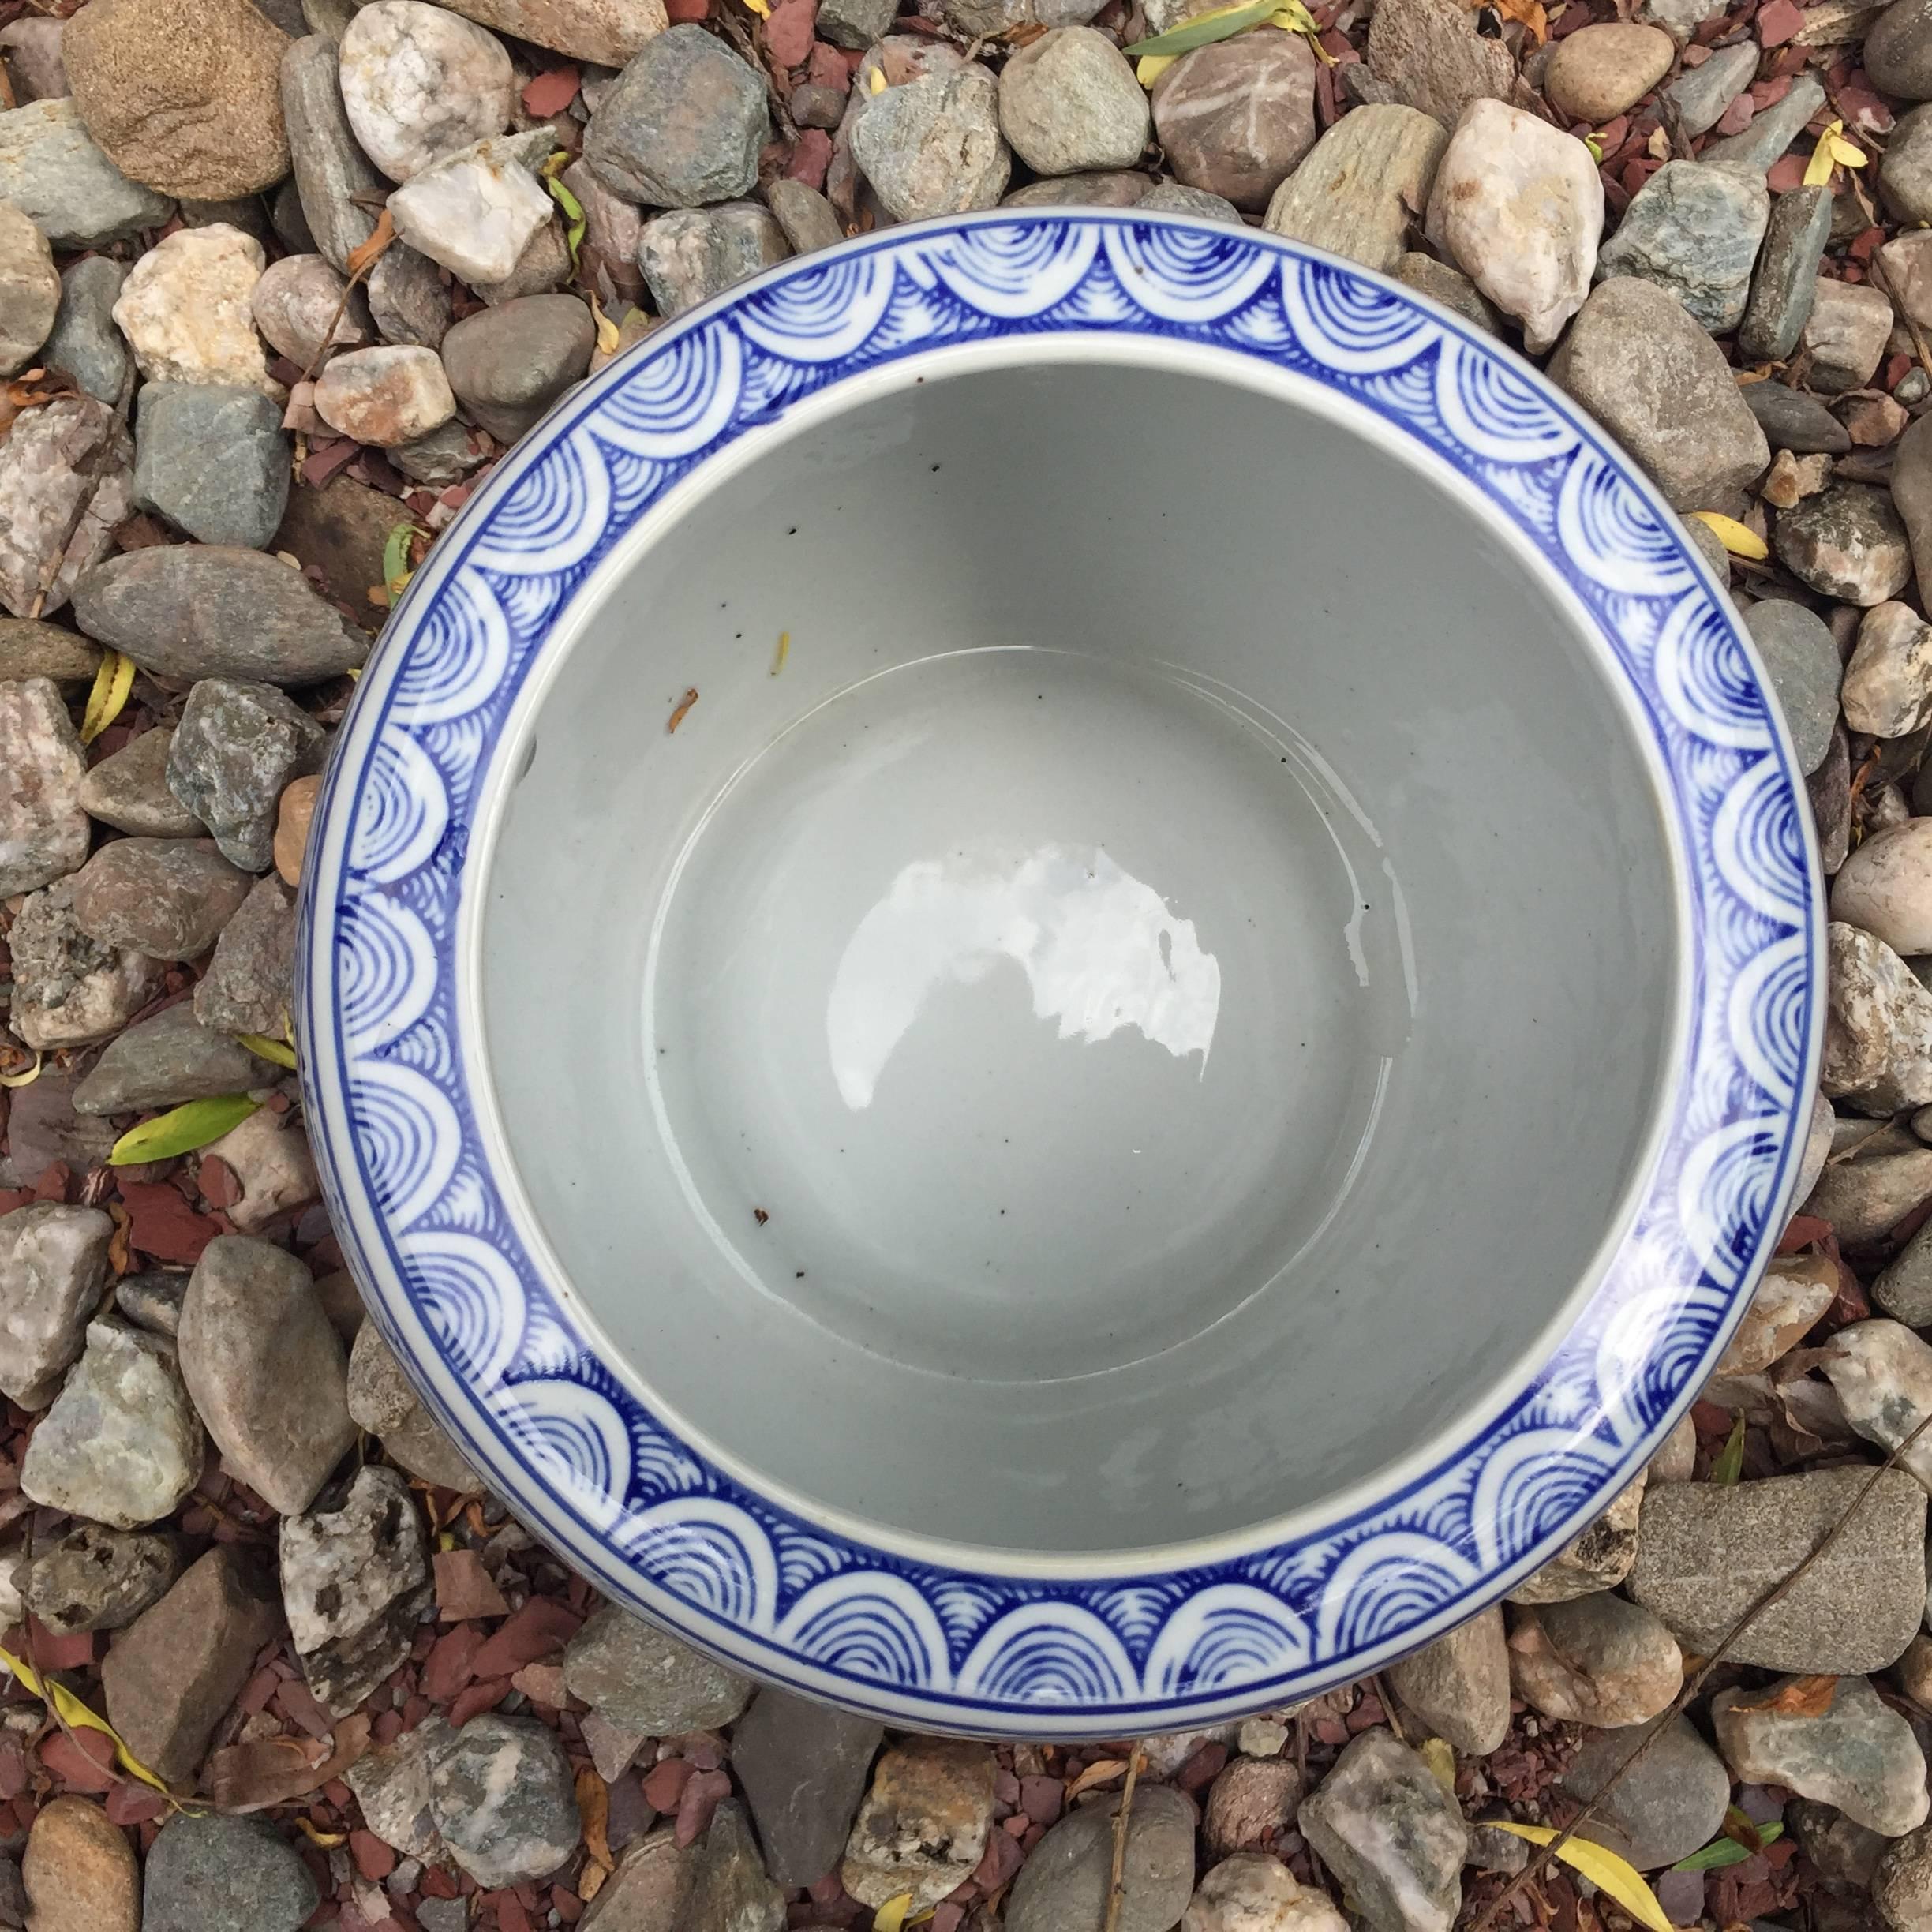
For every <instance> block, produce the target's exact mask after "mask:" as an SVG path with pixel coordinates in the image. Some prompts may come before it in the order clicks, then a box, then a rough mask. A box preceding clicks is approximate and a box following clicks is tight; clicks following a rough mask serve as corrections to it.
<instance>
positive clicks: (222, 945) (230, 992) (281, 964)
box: [195, 781, 301, 1039]
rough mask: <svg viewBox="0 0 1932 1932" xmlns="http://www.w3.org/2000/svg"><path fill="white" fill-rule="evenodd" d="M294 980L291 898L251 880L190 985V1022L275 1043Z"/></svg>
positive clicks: (279, 887) (276, 885) (273, 883)
mask: <svg viewBox="0 0 1932 1932" xmlns="http://www.w3.org/2000/svg"><path fill="white" fill-rule="evenodd" d="M298 782H301V781H298ZM294 979H296V894H294V893H290V889H288V887H286V885H284V883H282V881H280V879H276V877H268V879H257V881H255V883H253V885H251V887H249V894H247V898H243V900H241V908H240V910H238V912H236V914H234V915H232V918H230V919H228V923H226V926H224V927H223V935H220V939H216V941H215V958H212V960H211V962H208V970H207V972H204V974H203V975H201V979H199V982H195V1018H197V1020H199V1022H201V1024H203V1026H208V1028H215V1030H216V1032H223V1034H263V1035H267V1038H268V1039H279V1038H280V1035H282V1028H284V1024H286V1017H288V1013H290V1010H292V1009H294V1001H296V995H294Z"/></svg>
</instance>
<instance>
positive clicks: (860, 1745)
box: [731, 1686, 885, 1886]
mask: <svg viewBox="0 0 1932 1932" xmlns="http://www.w3.org/2000/svg"><path fill="white" fill-rule="evenodd" d="M884 1735H885V1734H884V1732H882V1730H881V1728H880V1727H879V1726H878V1724H875V1723H874V1722H873V1721H872V1720H871V1719H870V1718H867V1717H855V1716H853V1715H852V1714H851V1713H849V1712H846V1711H840V1710H833V1709H831V1708H830V1707H829V1705H823V1704H818V1703H815V1702H808V1701H807V1700H806V1699H805V1698H797V1697H794V1696H792V1694H791V1693H790V1692H789V1691H786V1690H779V1689H777V1687H775V1686H767V1687H766V1688H765V1689H763V1690H760V1691H759V1692H758V1695H757V1696H756V1697H754V1698H753V1699H752V1700H751V1707H750V1708H749V1709H747V1711H746V1712H745V1713H744V1714H743V1717H740V1718H739V1720H738V1722H737V1725H736V1728H735V1729H734V1730H733V1731H732V1741H731V1765H732V1771H733V1772H734V1773H736V1777H737V1780H738V1783H739V1788H741V1789H742V1790H743V1792H744V1795H745V1803H747V1805H748V1806H750V1807H751V1818H752V1822H754V1824H755V1825H757V1827H758V1842H759V1843H760V1844H762V1846H763V1847H764V1848H765V1862H766V1870H768V1871H769V1874H770V1875H771V1878H773V1881H775V1882H777V1884H779V1885H785V1886H792V1885H816V1884H817V1883H818V1881H819V1880H820V1879H822V1878H824V1877H825V1876H826V1874H828V1873H829V1872H833V1871H836V1870H837V1868H838V1862H839V1855H840V1853H841V1852H843V1851H844V1848H845V1840H846V1837H847V1836H848V1833H850V1832H851V1830H852V1819H853V1817H854V1815H855V1814H856V1813H857V1811H858V1809H859V1799H861V1798H862V1797H863V1795H864V1794H865V1788H866V1784H867V1774H868V1773H869V1772H870V1771H871V1765H872V1759H873V1757H874V1754H875V1753H876V1752H877V1751H878V1747H879V1745H880V1743H881V1742H882V1739H883V1737H884Z"/></svg>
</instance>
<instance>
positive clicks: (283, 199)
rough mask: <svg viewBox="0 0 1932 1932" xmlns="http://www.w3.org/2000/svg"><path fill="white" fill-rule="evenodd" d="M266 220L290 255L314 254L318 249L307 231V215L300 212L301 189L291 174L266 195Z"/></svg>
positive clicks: (314, 239) (314, 240) (312, 236)
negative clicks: (271, 192) (268, 195)
mask: <svg viewBox="0 0 1932 1932" xmlns="http://www.w3.org/2000/svg"><path fill="white" fill-rule="evenodd" d="M268 222H269V226H270V227H272V228H273V229H274V230H275V237H276V239H277V240H279V241H280V242H281V244H282V245H283V248H285V249H287V251H288V252H289V253H290V254H291V255H314V254H316V253H320V251H319V250H318V249H317V248H316V238H315V237H314V235H313V234H311V233H310V232H309V217H308V216H307V215H305V214H304V213H303V212H302V204H301V189H299V188H298V187H297V186H296V185H295V177H294V175H293V174H291V175H290V177H289V178H288V179H287V180H286V181H285V182H283V184H282V185H281V186H280V187H279V188H278V189H276V190H275V193H273V194H272V195H271V196H270V197H268Z"/></svg>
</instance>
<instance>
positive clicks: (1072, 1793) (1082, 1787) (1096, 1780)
mask: <svg viewBox="0 0 1932 1932" xmlns="http://www.w3.org/2000/svg"><path fill="white" fill-rule="evenodd" d="M1126 1769H1127V1760H1126V1759H1125V1758H1095V1760H1094V1761H1093V1762H1092V1763H1091V1764H1090V1765H1088V1767H1087V1769H1085V1770H1084V1771H1083V1772H1082V1773H1080V1776H1079V1777H1076V1779H1075V1780H1073V1783H1072V1784H1069V1786H1068V1787H1067V1789H1066V1802H1067V1803H1069V1804H1071V1803H1073V1800H1074V1799H1076V1798H1077V1797H1078V1796H1079V1795H1080V1793H1081V1792H1084V1791H1091V1790H1092V1789H1093V1788H1094V1787H1095V1785H1096V1784H1111V1783H1112V1782H1113V1781H1114V1779H1115V1778H1117V1777H1122V1776H1124V1775H1125V1772H1126Z"/></svg>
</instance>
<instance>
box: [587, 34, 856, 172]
mask: <svg viewBox="0 0 1932 1932" xmlns="http://www.w3.org/2000/svg"><path fill="white" fill-rule="evenodd" d="M818 25H819V30H820V32H823V31H824V28H825V9H823V8H822V7H821V8H820V9H819V12H818ZM848 98H849V96H848V92H847V91H846V89H844V88H841V87H823V86H821V85H820V84H818V82H816V81H811V80H804V81H801V82H799V84H798V85H797V86H796V87H795V88H793V89H792V93H791V97H790V99H788V101H787V102H786V103H785V104H786V106H787V107H789V108H790V109H791V110H792V119H793V120H794V121H796V122H797V123H798V124H799V126H800V127H815V128H825V129H833V128H836V127H837V125H838V124H839V123H840V122H841V121H842V120H844V118H845V103H846V101H847V99H848ZM582 199H583V197H582V196H581V195H580V196H579V197H578V200H582ZM584 206H585V208H586V211H587V210H588V209H589V208H590V204H589V203H588V202H587V201H586V202H585V203H584Z"/></svg>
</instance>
